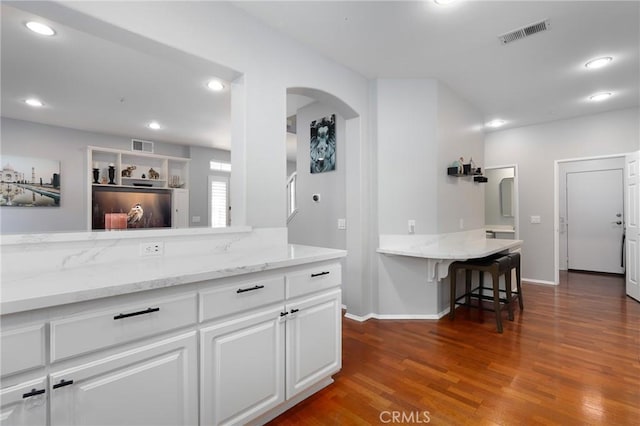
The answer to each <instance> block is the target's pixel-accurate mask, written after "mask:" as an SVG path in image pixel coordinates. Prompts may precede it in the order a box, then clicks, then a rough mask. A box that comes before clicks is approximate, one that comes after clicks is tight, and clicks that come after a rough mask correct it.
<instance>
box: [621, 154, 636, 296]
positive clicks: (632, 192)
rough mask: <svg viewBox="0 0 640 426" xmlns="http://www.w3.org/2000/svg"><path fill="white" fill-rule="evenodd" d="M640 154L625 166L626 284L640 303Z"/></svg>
mask: <svg viewBox="0 0 640 426" xmlns="http://www.w3.org/2000/svg"><path fill="white" fill-rule="evenodd" d="M639 159H640V153H638V152H636V153H633V154H630V155H628V156H627V158H626V166H625V177H626V181H625V188H626V191H625V204H624V208H625V211H624V217H625V234H626V255H627V263H626V267H627V268H626V269H627V270H626V275H627V276H626V282H627V295H628V296H630V297H633V298H634V299H636V300H638V301H640V284H638V266H639V265H638V264H639V263H640V252H638V233H639V232H640V228H638V220H639V219H640V218H639V217H638V216H639V214H638V212H639V210H640V199H639V197H638V192H639V191H638V184H639V182H638V171H639V170H638V162H639Z"/></svg>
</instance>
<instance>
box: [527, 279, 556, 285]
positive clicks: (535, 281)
mask: <svg viewBox="0 0 640 426" xmlns="http://www.w3.org/2000/svg"><path fill="white" fill-rule="evenodd" d="M522 282H523V283H524V282H527V283H529V284H541V285H558V284H556V283H554V282H553V281H545V280H533V279H530V278H522Z"/></svg>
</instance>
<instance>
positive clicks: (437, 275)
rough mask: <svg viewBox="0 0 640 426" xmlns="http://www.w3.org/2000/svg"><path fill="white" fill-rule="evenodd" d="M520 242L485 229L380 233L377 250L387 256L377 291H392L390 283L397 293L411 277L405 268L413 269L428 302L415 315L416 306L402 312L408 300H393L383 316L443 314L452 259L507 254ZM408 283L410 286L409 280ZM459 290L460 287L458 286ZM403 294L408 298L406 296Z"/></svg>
mask: <svg viewBox="0 0 640 426" xmlns="http://www.w3.org/2000/svg"><path fill="white" fill-rule="evenodd" d="M521 246H522V240H511V239H509V240H507V239H495V238H486V237H485V230H484V229H479V230H472V231H464V232H455V233H447V234H430V235H381V236H380V244H379V248H378V249H377V252H378V253H380V254H382V255H384V256H386V257H389V259H388V260H387V262H386V263H384V265H385V268H384V270H383V271H380V275H381V280H380V281H381V290H380V291H381V292H385V291H386V292H387V293H391V292H390V291H388V288H390V287H393V289H394V291H395V293H396V294H397V293H401V292H402V291H403V285H404V284H405V283H406V282H408V281H410V280H407V279H406V276H407V272H406V271H413V273H410V276H411V277H412V278H413V280H414V282H415V280H416V279H417V280H420V281H421V285H420V286H421V287H425V286H426V290H425V291H426V293H421V298H422V300H423V301H425V302H426V304H429V303H431V304H430V305H429V306H428V307H427V308H425V310H422V311H419V313H420V314H418V315H415V309H416V308H415V307H414V308H413V309H414V312H402V309H403V307H404V306H406V305H408V302H407V303H405V305H404V306H403V305H402V303H396V304H395V305H394V306H393V307H392V308H393V309H395V310H396V312H394V313H395V315H389V314H387V315H386V317H388V318H402V317H404V318H425V319H437V318H441V317H443V316H444V315H446V314H447V313H449V311H450V306H451V300H450V299H451V297H450V294H451V292H450V291H449V290H450V288H449V282H450V281H451V280H450V278H451V277H449V271H450V266H451V265H452V264H454V262H458V263H456V265H459V264H460V263H459V262H465V261H467V262H468V261H474V260H478V259H484V258H487V257H489V256H493V257H495V256H496V255H498V254H508V253H510V252H513V251H519V249H520V248H521ZM397 264H399V266H397ZM425 266H426V269H425ZM510 281H511V280H510ZM514 282H515V281H514ZM385 285H386V288H385V287H384V286H385ZM407 285H408V286H411V283H409V284H407ZM445 287H446V288H445ZM459 290H460V287H458V291H459ZM404 298H405V300H408V299H410V297H409V296H404ZM416 298H418V297H413V299H416ZM397 299H402V296H398V297H397ZM434 301H435V302H434ZM414 303H415V302H414ZM414 306H415V305H414ZM384 309H385V307H382V310H384ZM409 309H411V308H409ZM399 311H400V312H399ZM381 317H385V315H381Z"/></svg>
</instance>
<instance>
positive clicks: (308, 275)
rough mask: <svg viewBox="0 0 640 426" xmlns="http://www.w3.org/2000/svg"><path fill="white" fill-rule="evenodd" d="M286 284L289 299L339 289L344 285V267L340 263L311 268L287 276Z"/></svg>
mask: <svg viewBox="0 0 640 426" xmlns="http://www.w3.org/2000/svg"><path fill="white" fill-rule="evenodd" d="M286 282H287V287H286V288H287V299H290V298H292V297H297V296H302V295H304V294H308V293H314V292H316V291H320V290H325V289H328V288H331V287H337V286H339V285H340V284H341V283H342V267H341V266H340V264H339V263H333V264H331V265H324V266H315V267H310V268H307V269H305V270H302V271H299V272H292V273H289V274H287V277H286Z"/></svg>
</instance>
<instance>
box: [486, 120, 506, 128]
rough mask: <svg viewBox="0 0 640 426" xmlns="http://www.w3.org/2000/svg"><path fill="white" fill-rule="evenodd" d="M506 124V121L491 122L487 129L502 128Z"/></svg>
mask: <svg viewBox="0 0 640 426" xmlns="http://www.w3.org/2000/svg"><path fill="white" fill-rule="evenodd" d="M505 123H506V121H504V120H491V121H490V122H488V123H487V127H500V126H502V125H503V124H505Z"/></svg>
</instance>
